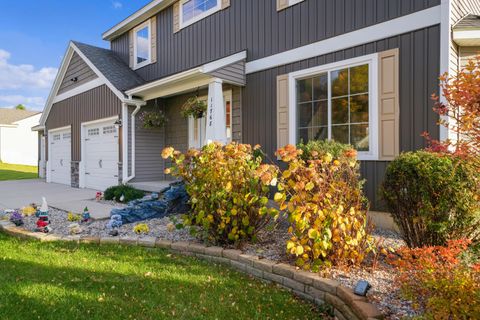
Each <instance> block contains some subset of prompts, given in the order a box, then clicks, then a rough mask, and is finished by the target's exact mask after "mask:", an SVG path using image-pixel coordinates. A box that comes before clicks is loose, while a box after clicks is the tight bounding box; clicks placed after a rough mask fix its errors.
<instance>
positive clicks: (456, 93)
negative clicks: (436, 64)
mask: <svg viewBox="0 0 480 320" xmlns="http://www.w3.org/2000/svg"><path fill="white" fill-rule="evenodd" d="M440 81H441V88H442V95H443V97H445V100H446V101H445V102H442V101H440V98H439V97H438V96H436V95H433V96H432V97H433V99H434V100H435V101H436V104H435V108H434V111H435V112H436V113H438V114H439V115H440V116H441V118H440V121H439V123H440V125H443V126H444V127H446V128H448V129H449V130H450V131H452V132H453V133H454V134H456V139H455V140H456V141H451V140H447V141H437V140H433V139H430V137H429V134H428V133H424V136H425V137H427V139H428V140H429V142H430V150H431V151H439V152H452V151H453V152H454V153H455V154H457V155H464V156H470V155H472V154H476V155H480V56H478V57H477V58H475V59H472V60H470V61H469V62H468V63H467V65H466V66H465V67H464V68H463V69H462V70H461V71H460V72H459V73H458V74H456V75H455V76H452V77H449V76H448V74H444V75H443V76H441V77H440Z"/></svg>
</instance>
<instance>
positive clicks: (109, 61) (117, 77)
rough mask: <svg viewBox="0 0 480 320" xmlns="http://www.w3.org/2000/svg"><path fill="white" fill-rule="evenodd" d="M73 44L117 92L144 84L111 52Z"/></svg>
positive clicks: (76, 43) (86, 45)
mask: <svg viewBox="0 0 480 320" xmlns="http://www.w3.org/2000/svg"><path fill="white" fill-rule="evenodd" d="M73 43H74V44H75V45H76V46H77V48H78V49H79V50H80V51H81V52H82V53H83V54H84V55H85V56H86V57H87V58H88V59H89V60H90V61H91V62H92V63H93V64H94V65H95V67H97V69H98V70H99V71H100V72H101V73H102V74H103V75H104V76H105V78H107V79H108V80H109V81H110V82H111V83H112V85H113V86H114V87H115V88H117V89H118V90H120V91H122V92H124V91H126V90H128V89H131V88H134V87H138V86H140V85H142V84H144V83H145V81H144V80H143V79H142V78H141V77H140V76H139V75H138V74H137V73H136V72H135V71H133V70H132V69H130V67H129V66H128V65H126V64H125V63H124V62H123V61H122V60H121V59H120V58H119V57H118V56H117V55H116V54H115V53H114V52H112V51H111V50H108V49H104V48H99V47H95V46H91V45H89V44H85V43H81V42H76V41H73Z"/></svg>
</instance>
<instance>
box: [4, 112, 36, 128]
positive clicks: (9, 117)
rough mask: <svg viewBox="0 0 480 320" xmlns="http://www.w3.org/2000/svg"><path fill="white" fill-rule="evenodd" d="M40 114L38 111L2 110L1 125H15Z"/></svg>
mask: <svg viewBox="0 0 480 320" xmlns="http://www.w3.org/2000/svg"><path fill="white" fill-rule="evenodd" d="M39 113H40V112H38V111H29V110H17V109H6V108H0V124H7V125H8V124H13V123H15V122H17V121H20V120H23V119H26V118H29V117H31V116H34V115H37V114H39Z"/></svg>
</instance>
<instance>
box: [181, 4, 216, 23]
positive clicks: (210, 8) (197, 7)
mask: <svg viewBox="0 0 480 320" xmlns="http://www.w3.org/2000/svg"><path fill="white" fill-rule="evenodd" d="M220 9H221V1H220V0H182V1H181V4H180V26H181V28H183V27H186V26H188V25H190V24H192V23H195V22H197V21H199V20H201V19H203V18H205V17H207V16H209V15H211V14H213V13H215V12H217V11H219V10H220Z"/></svg>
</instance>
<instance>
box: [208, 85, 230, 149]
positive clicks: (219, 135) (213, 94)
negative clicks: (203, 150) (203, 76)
mask: <svg viewBox="0 0 480 320" xmlns="http://www.w3.org/2000/svg"><path fill="white" fill-rule="evenodd" d="M222 83H223V81H222V80H221V79H218V78H215V79H213V80H212V82H210V84H209V85H208V108H207V128H206V135H205V141H206V143H209V142H220V143H222V144H226V142H227V127H226V118H225V102H224V100H223V85H222Z"/></svg>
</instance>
